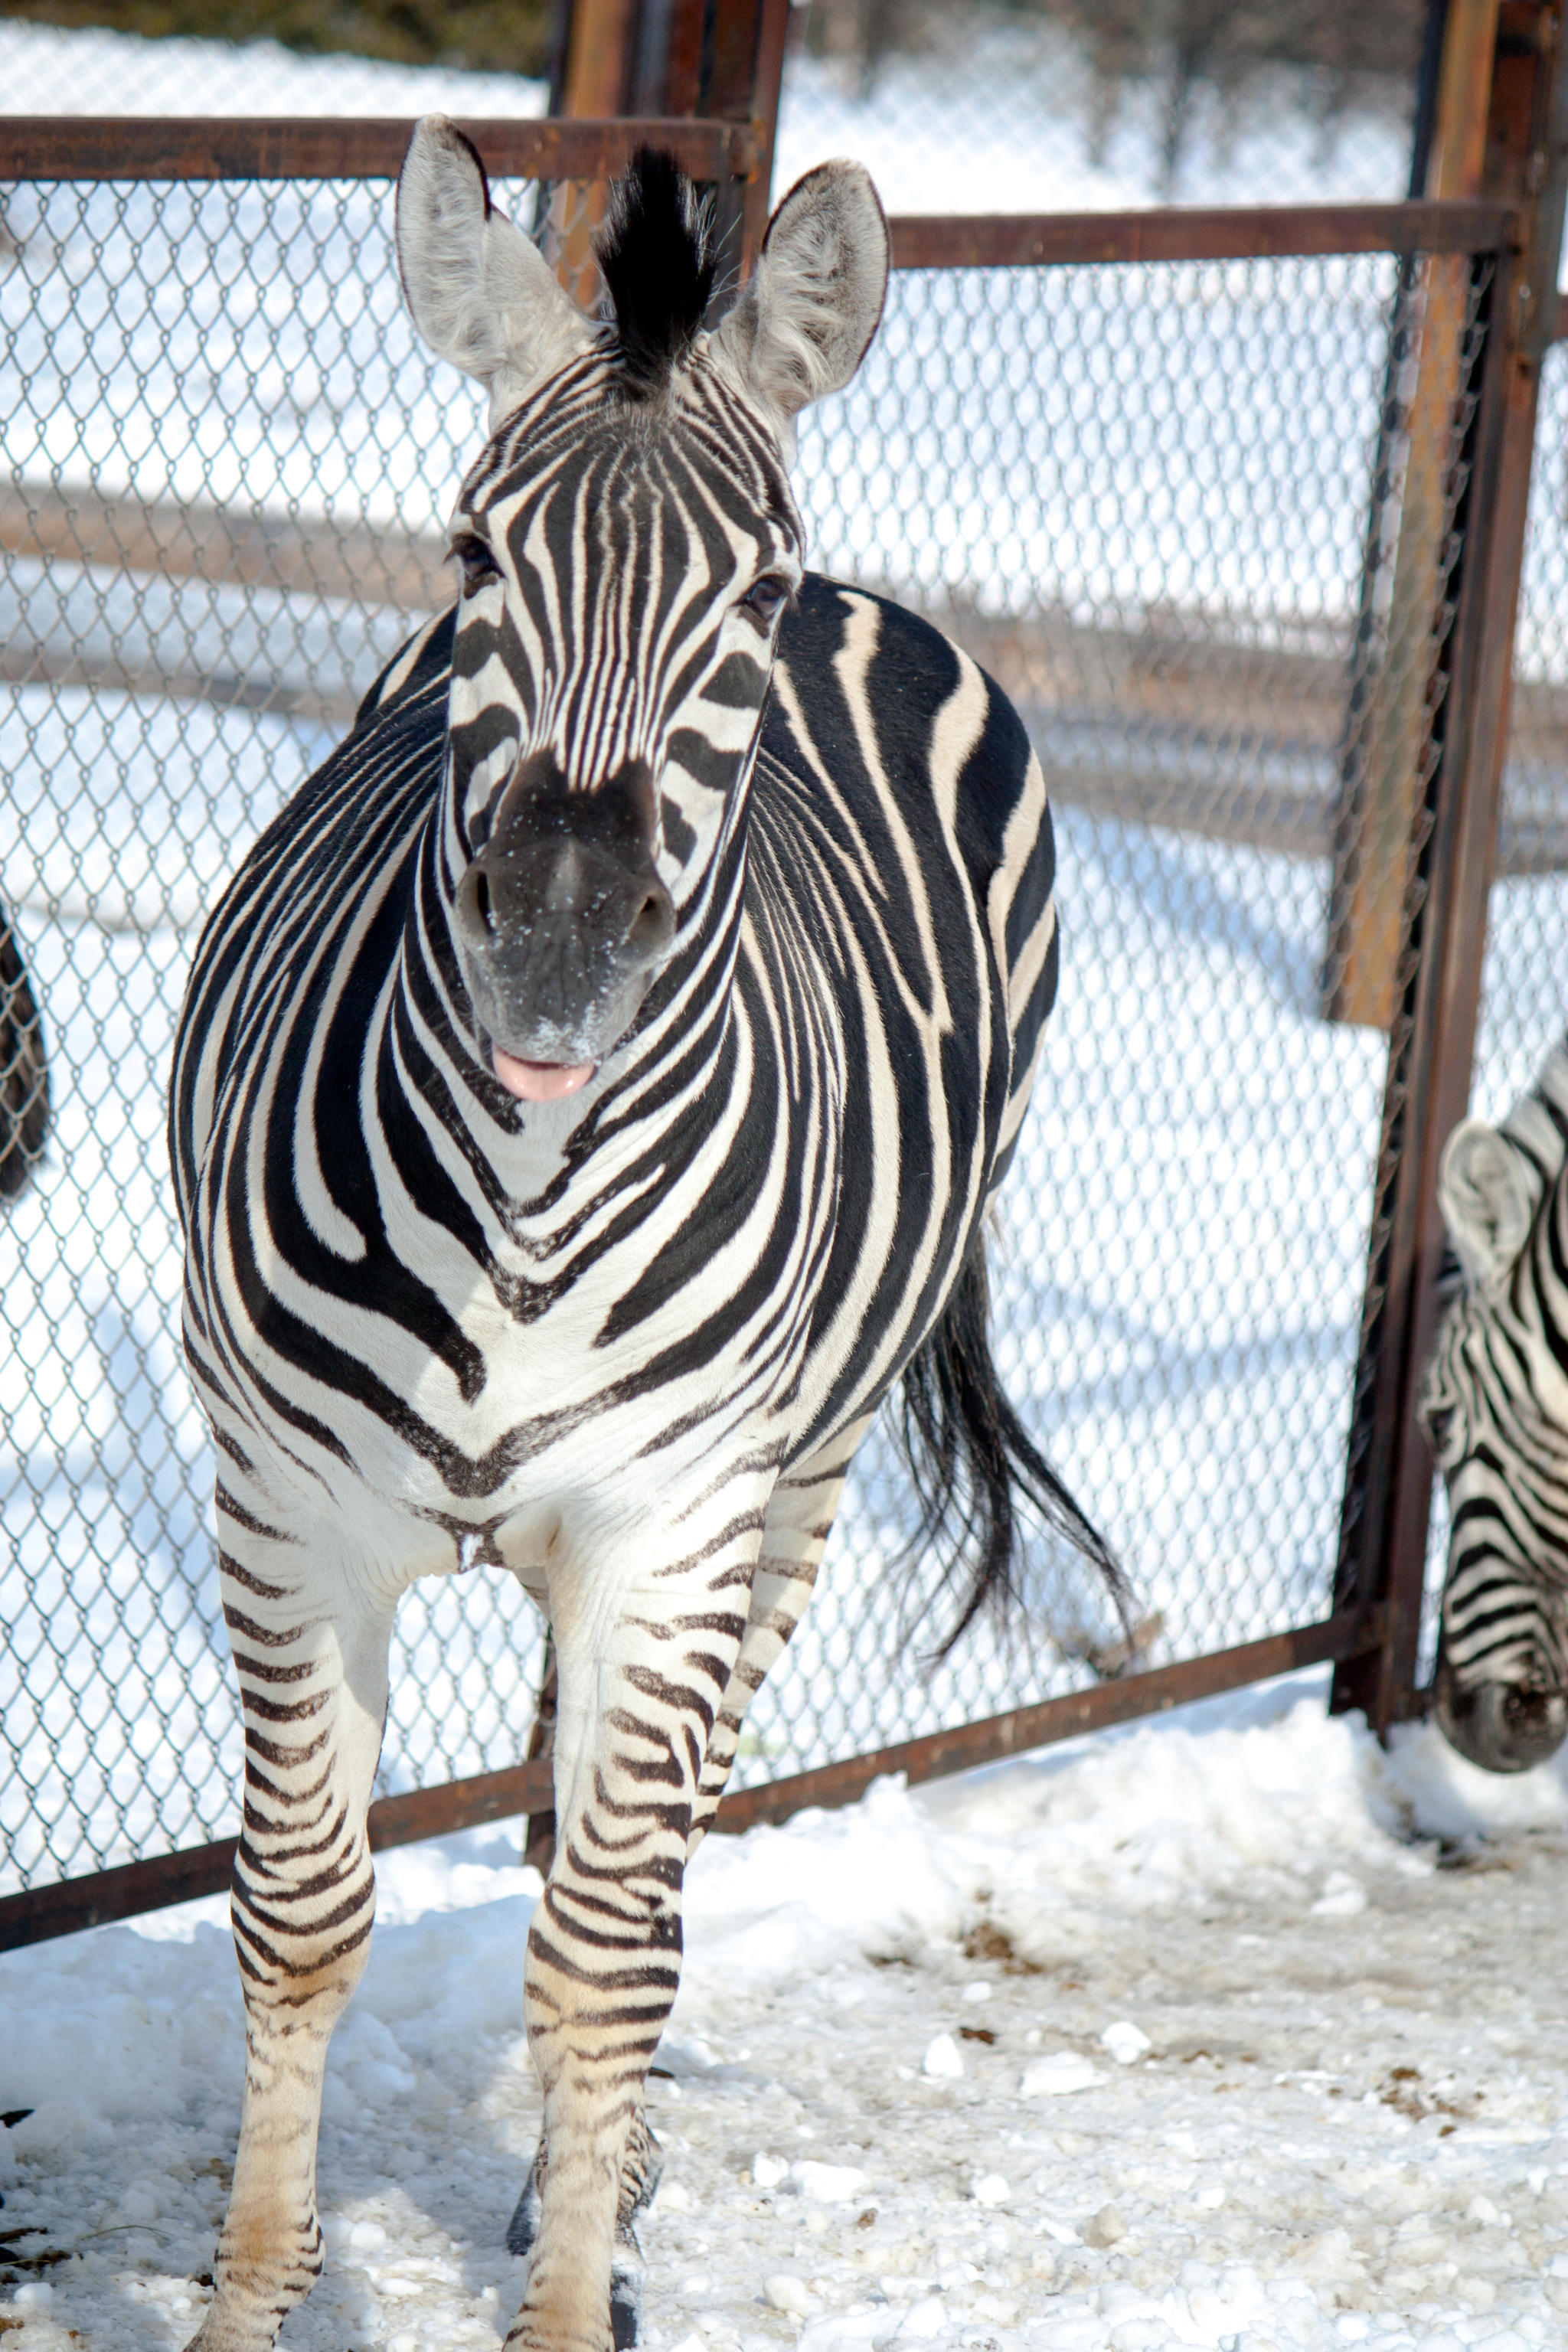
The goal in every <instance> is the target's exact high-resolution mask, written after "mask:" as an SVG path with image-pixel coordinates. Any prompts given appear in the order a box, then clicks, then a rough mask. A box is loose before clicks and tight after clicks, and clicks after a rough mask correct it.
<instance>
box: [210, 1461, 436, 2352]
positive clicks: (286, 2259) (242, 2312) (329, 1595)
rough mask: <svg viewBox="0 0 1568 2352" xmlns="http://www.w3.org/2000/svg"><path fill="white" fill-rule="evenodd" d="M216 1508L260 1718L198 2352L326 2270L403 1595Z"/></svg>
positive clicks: (251, 1767)
mask: <svg viewBox="0 0 1568 2352" xmlns="http://www.w3.org/2000/svg"><path fill="white" fill-rule="evenodd" d="M226 1504H227V1505H228V1509H226ZM233 1508H234V1506H233V1504H232V1502H231V1501H230V1498H228V1497H226V1496H224V1495H223V1494H222V1492H221V1491H220V1496H219V1516H218V1527H219V1539H220V1543H221V1544H222V1545H223V1546H224V1549H223V1550H222V1551H221V1552H220V1567H221V1574H222V1590H223V1600H224V1614H225V1616H226V1619H227V1621H228V1627H229V1635H230V1641H231V1643H232V1646H233V1650H234V1656H235V1664H236V1665H237V1669H238V1674H239V1684H240V1695H241V1700H242V1703H243V1706H244V1713H245V1724H246V1762H245V1812H244V1825H243V1828H242V1830H241V1832H240V1839H239V1847H238V1851H237V1854H236V1856H235V1864H234V1881H233V1895H232V1901H231V1912H232V1917H233V1923H234V1940H235V1948H236V1952H237V1958H238V1961H239V1971H240V1981H241V1985H242V1987H243V1990H244V1997H245V2087H244V2093H243V2096H242V2100H241V2108H240V2130H239V2148H238V2153H237V2157H236V2159H235V2168H234V2185H233V2189H232V2190H231V2192H230V2195H229V2202H228V2210H227V2213H226V2216H225V2219H224V2224H223V2232H222V2235H221V2237H220V2238H219V2241H218V2247H217V2253H216V2260H215V2262H214V2264H213V2274H214V2278H215V2281H216V2293H215V2294H214V2297H213V2301H212V2303H211V2305H209V2307H208V2310H207V2314H206V2316H205V2319H204V2321H203V2323H202V2326H201V2327H200V2329H199V2330H198V2331H197V2334H196V2335H195V2337H194V2339H193V2341H192V2345H191V2347H190V2352H269V2347H271V2346H272V2344H273V2343H274V2341H275V2339H276V2337H277V2334H278V2330H279V2326H280V2325H281V2324H282V2321H283V2318H284V2316H285V2315H286V2314H287V2313H288V2312H289V2311H290V2310H292V2309H293V2307H294V2306H295V2305H297V2304H299V2303H300V2302H302V2301H303V2299H304V2297H305V2296H306V2295H307V2294H309V2293H310V2288H311V2287H312V2286H313V2285H314V2284H315V2282H316V2279H317V2277H318V2275H319V2274H320V2272H321V2227H320V2224H319V2222H318V2220H317V2215H316V2135H317V2129H318V2126H319V2124H320V2120H321V2090H322V2084H323V2080H324V2076H325V2072H326V2059H327V2042H328V2040H329V2037H330V2036H331V2031H332V2028H333V2026H334V2025H335V2024H336V2022H337V2021H338V2019H339V2018H340V2017H341V2016H342V2011H343V2010H344V2008H345V2007H346V2005H347V2003H348V2000H349V1996H350V1995H351V1993H352V1992H353V1989H354V1987H355V1985H356V1984H357V1983H358V1982H359V1979H360V1977H361V1976H362V1974H363V1969H364V1964H365V1961H366V1959H367V1958H368V1957H369V1948H370V1931H371V1922H372V1919H373V1917H374V1910H375V1880H374V1874H373V1872H372V1869H371V1860H370V1851H369V1846H368V1843H367V1842H366V1837H365V1813H366V1811H367V1808H368V1806H369V1802H370V1794H371V1788H372V1783H373V1781H374V1774H375V1765H376V1758H377V1755H378V1754H379V1751H380V1747H381V1731H382V1719H383V1715H384V1706H385V1694H386V1657H387V1643H388V1639H389V1636H390V1633H391V1627H392V1606H391V1603H390V1602H389V1603H388V1604H387V1606H386V1608H385V1611H384V1612H382V1611H381V1610H379V1609H366V1608H365V1607H364V1606H363V1604H361V1605H358V1606H355V1605H353V1603H351V1602H349V1600H348V1595H347V1593H346V1591H344V1590H343V1589H342V1585H340V1587H339V1590H337V1591H333V1590H332V1589H331V1585H329V1583H328V1580H327V1579H326V1578H325V1577H324V1576H323V1575H322V1574H321V1569H320V1565H319V1563H318V1564H316V1565H314V1566H313V1565H312V1563H311V1561H310V1554H309V1553H308V1552H307V1551H306V1550H305V1549H303V1547H300V1549H294V1548H293V1543H292V1539H291V1538H289V1537H288V1536H286V1535H284V1534H282V1533H281V1532H280V1531H279V1530H278V1529H276V1528H269V1527H268V1526H266V1525H265V1523H264V1521H263V1519H262V1517H261V1514H260V1513H259V1512H255V1513H252V1512H251V1511H249V1510H248V1508H247V1507H244V1506H241V1507H240V1508H241V1509H242V1510H244V1512H245V1517H244V1519H243V1520H240V1521H237V1520H236V1519H234V1518H232V1517H230V1516H229V1511H230V1510H232V1509H233ZM231 1542H232V1544H233V1546H234V1549H233V1550H232V1551H231V1550H230V1549H228V1546H229V1544H230V1543H231ZM343 1582H344V1583H345V1584H346V1580H343ZM334 1604H337V1605H334Z"/></svg>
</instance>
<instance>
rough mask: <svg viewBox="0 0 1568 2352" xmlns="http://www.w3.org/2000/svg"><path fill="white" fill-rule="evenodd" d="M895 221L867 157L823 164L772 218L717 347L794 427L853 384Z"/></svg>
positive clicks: (876, 311)
mask: <svg viewBox="0 0 1568 2352" xmlns="http://www.w3.org/2000/svg"><path fill="white" fill-rule="evenodd" d="M888 263H889V245H888V223H887V220H886V217H885V215H884V214H883V211H882V207H881V204H880V202H879V198H878V195H877V191H876V189H875V188H874V187H873V186H872V185H871V180H870V175H869V173H868V172H867V171H866V170H865V168H864V166H863V165H862V164H859V163H842V162H840V163H819V164H818V165H817V167H816V170H815V171H814V172H808V173H806V175H805V179H804V180H797V181H796V182H795V186H794V187H793V188H792V189H791V190H790V192H789V194H788V195H787V196H785V198H784V202H783V203H782V204H781V205H779V207H778V209H777V211H776V212H775V213H774V215H773V218H772V220H771V221H770V222H769V223H768V233H767V235H766V236H765V237H764V238H763V249H762V252H761V254H760V255H759V257H758V259H757V266H756V268H755V269H754V270H753V271H752V276H751V279H750V281H749V283H748V284H747V286H746V289H745V290H744V292H743V293H742V296H741V298H740V299H739V301H738V302H737V303H736V304H735V306H734V309H733V310H731V312H730V315H729V317H728V318H727V319H726V320H724V323H723V325H722V326H721V328H720V329H719V331H718V332H717V333H716V334H715V336H714V337H713V341H712V344H711V346H710V349H711V351H712V353H713V356H714V357H715V358H716V359H718V360H719V361H721V362H722V364H723V365H725V366H726V367H727V368H728V369H729V370H730V372H731V373H732V374H733V375H734V376H735V377H736V378H737V379H738V380H739V382H740V383H741V385H742V389H743V390H744V391H745V392H747V393H749V394H751V396H752V399H753V400H755V401H756V402H757V403H758V404H759V405H761V406H762V407H763V409H764V410H771V411H772V412H773V414H774V415H776V416H777V417H778V418H779V420H780V423H781V425H784V428H785V429H786V431H787V427H788V424H789V420H790V419H791V418H792V417H793V416H794V415H795V414H796V412H797V410H799V409H802V408H805V407H807V406H808V405H809V404H810V403H811V402H812V401H814V400H822V399H824V398H825V397H826V394H828V393H830V392H838V391H840V390H841V389H842V388H843V386H844V385H845V384H847V383H848V381H849V379H850V377H851V376H852V375H853V374H854V373H855V371H856V369H857V368H858V366H859V364H860V362H861V361H862V360H863V359H864V358H865V356H866V350H867V346H868V343H869V342H870V341H871V338H872V336H873V335H874V334H875V333H876V331H877V321H878V320H879V318H880V317H881V315H882V302H883V299H884V298H885V296H886V294H887V290H888Z"/></svg>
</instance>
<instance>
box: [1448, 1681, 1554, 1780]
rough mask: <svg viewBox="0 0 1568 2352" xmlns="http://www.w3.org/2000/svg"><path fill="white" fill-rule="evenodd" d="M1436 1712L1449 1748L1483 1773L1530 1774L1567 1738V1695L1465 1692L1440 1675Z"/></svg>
mask: <svg viewBox="0 0 1568 2352" xmlns="http://www.w3.org/2000/svg"><path fill="white" fill-rule="evenodd" d="M1434 1713H1435V1714H1436V1718H1437V1728H1438V1730H1439V1731H1441V1733H1442V1735H1443V1737H1444V1738H1445V1739H1446V1740H1447V1743H1448V1745H1449V1747H1450V1748H1457V1749H1458V1752H1459V1754H1460V1755H1461V1756H1464V1757H1468V1759H1469V1761H1470V1762H1471V1763H1472V1764H1479V1767H1480V1769H1481V1770H1482V1771H1483V1772H1528V1771H1529V1770H1530V1769H1531V1767H1532V1766H1533V1765H1536V1764H1544V1762H1545V1761H1546V1759H1547V1758H1548V1757H1549V1756H1553V1755H1555V1754H1556V1752H1557V1750H1558V1748H1561V1747H1562V1745H1563V1739H1564V1738H1565V1737H1568V1694H1564V1693H1563V1692H1562V1691H1553V1690H1536V1689H1532V1688H1531V1686H1530V1685H1528V1684H1524V1683H1475V1684H1472V1685H1470V1687H1469V1688H1468V1689H1465V1688H1463V1687H1461V1685H1458V1683H1456V1682H1455V1681H1454V1679H1453V1676H1452V1675H1449V1674H1447V1672H1444V1671H1442V1670H1439V1673H1438V1676H1437V1696H1436V1706H1435V1708H1434Z"/></svg>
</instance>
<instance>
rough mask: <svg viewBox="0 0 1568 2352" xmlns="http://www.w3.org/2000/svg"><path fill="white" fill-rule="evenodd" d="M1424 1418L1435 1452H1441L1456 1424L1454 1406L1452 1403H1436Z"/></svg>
mask: <svg viewBox="0 0 1568 2352" xmlns="http://www.w3.org/2000/svg"><path fill="white" fill-rule="evenodd" d="M1423 1418H1424V1420H1425V1421H1426V1434H1427V1436H1428V1438H1429V1439H1430V1440H1431V1444H1432V1451H1433V1453H1434V1454H1441V1453H1442V1451H1443V1448H1444V1447H1445V1445H1447V1442H1448V1432H1449V1431H1450V1430H1451V1429H1452V1428H1453V1426H1454V1408H1453V1406H1452V1405H1451V1404H1438V1405H1434V1406H1433V1407H1432V1408H1431V1410H1430V1411H1429V1412H1426V1414H1424V1415H1423Z"/></svg>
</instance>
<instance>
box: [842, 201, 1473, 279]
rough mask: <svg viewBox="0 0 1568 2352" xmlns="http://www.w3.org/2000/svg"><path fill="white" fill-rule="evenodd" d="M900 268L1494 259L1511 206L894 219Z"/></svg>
mask: <svg viewBox="0 0 1568 2352" xmlns="http://www.w3.org/2000/svg"><path fill="white" fill-rule="evenodd" d="M888 226H889V230H890V231H891V233H892V240H893V267H894V268H895V269H987V268H1016V267H1018V266H1020V265H1029V264H1050V265H1055V264H1067V263H1075V262H1076V263H1086V262H1109V261H1250V260H1255V259H1270V260H1287V259H1290V258H1294V257H1309V258H1310V257H1312V256H1313V255H1322V256H1330V255H1333V254H1343V253H1495V252H1498V251H1500V250H1503V249H1505V248H1506V247H1509V246H1510V244H1511V243H1512V242H1513V241H1514V240H1516V239H1517V237H1518V236H1519V215H1518V213H1517V211H1516V210H1515V208H1514V207H1513V206H1512V205H1506V204H1490V203H1487V204H1481V203H1476V204H1436V203H1425V202H1423V203H1419V204H1390V205H1215V206H1213V207H1208V206H1199V205H1192V206H1188V205H1162V206H1161V207H1159V208H1158V209H1157V210H1153V211H1147V212H1129V213H1018V214H1001V213H992V214H988V213H977V214H974V215H968V214H963V215H938V214H931V215H926V214H914V213H905V214H898V215H894V217H893V218H892V219H891V220H890V221H889V224H888Z"/></svg>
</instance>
